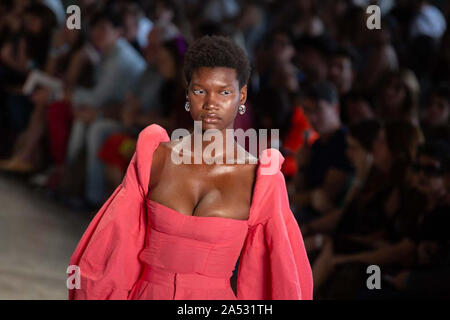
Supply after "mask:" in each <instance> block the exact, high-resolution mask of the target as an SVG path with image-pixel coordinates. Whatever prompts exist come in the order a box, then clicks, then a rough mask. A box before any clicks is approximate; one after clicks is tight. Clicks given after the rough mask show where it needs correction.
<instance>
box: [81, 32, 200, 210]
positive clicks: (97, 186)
mask: <svg viewBox="0 0 450 320" xmlns="http://www.w3.org/2000/svg"><path fill="white" fill-rule="evenodd" d="M185 51H186V43H185V42H184V40H183V39H181V38H178V37H177V38H175V39H172V40H168V41H165V42H163V43H162V44H161V45H160V47H159V49H158V51H157V54H156V57H155V61H154V64H150V65H149V66H148V67H147V70H146V71H145V72H144V74H143V75H142V76H141V77H140V78H139V80H138V83H137V85H136V86H135V87H134V88H133V90H130V92H129V93H128V94H127V98H126V100H125V104H123V105H122V111H121V112H122V118H121V120H122V123H120V122H119V121H117V120H113V119H97V120H96V121H95V122H93V123H92V125H91V126H92V128H91V129H90V136H89V137H88V141H87V144H88V154H87V156H88V163H87V166H88V167H87V169H88V171H87V183H86V190H85V194H86V199H87V200H88V201H89V202H90V203H91V204H93V205H98V204H101V203H102V202H103V201H104V200H105V197H106V196H107V195H108V193H107V192H106V181H105V174H106V180H107V181H108V182H109V183H110V185H111V186H112V188H114V187H116V186H117V185H118V183H120V180H119V179H121V177H122V176H123V174H124V172H125V170H126V166H127V165H128V162H129V160H130V156H131V155H132V154H131V153H130V152H128V153H127V152H125V153H124V152H123V146H124V145H125V146H129V145H130V141H132V142H133V141H134V143H135V139H136V138H137V135H138V133H139V132H140V131H141V130H142V129H143V128H145V127H146V126H147V125H149V124H151V123H158V124H159V125H161V126H163V127H165V128H166V130H167V131H168V133H169V134H170V133H171V132H172V130H174V129H175V128H179V127H185V128H188V129H190V125H191V124H192V119H191V118H190V115H189V113H187V112H186V111H185V109H184V108H182V106H183V103H184V99H185V88H184V86H183V84H182V79H183V77H182V73H181V72H182V63H183V57H184V53H185ZM128 149H129V148H128ZM128 149H127V150H128ZM99 156H100V157H99ZM115 159H122V160H121V161H120V162H118V161H116V160H115ZM104 164H106V168H105V165H104Z"/></svg>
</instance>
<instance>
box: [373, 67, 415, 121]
mask: <svg viewBox="0 0 450 320" xmlns="http://www.w3.org/2000/svg"><path fill="white" fill-rule="evenodd" d="M378 92H379V94H378V96H377V98H376V103H375V112H376V114H377V116H378V117H379V118H380V119H383V120H385V121H392V120H402V119H403V120H408V121H410V122H411V123H415V124H418V120H419V119H418V103H419V94H420V86H419V82H418V81H417V78H416V76H415V75H414V73H413V72H412V71H410V70H407V69H405V70H401V71H396V72H390V73H387V74H385V75H384V76H383V79H382V81H381V82H380V89H379V91H378Z"/></svg>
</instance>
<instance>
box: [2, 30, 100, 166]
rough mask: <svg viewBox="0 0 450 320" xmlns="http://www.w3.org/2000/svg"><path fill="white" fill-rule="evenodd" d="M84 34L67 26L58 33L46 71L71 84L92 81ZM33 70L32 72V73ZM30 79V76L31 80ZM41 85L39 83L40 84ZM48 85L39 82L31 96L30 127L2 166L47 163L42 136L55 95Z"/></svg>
mask: <svg viewBox="0 0 450 320" xmlns="http://www.w3.org/2000/svg"><path fill="white" fill-rule="evenodd" d="M83 44H84V37H83V34H82V31H81V30H77V29H73V30H69V29H67V27H66V26H64V27H63V28H61V30H59V31H58V32H57V33H56V36H55V38H54V41H53V43H52V46H51V49H50V54H49V57H48V59H47V62H46V64H45V65H46V67H45V72H46V75H49V76H52V77H54V79H60V80H62V82H63V84H64V86H65V87H67V88H72V87H74V86H76V85H85V86H88V85H90V84H91V82H92V71H91V70H90V69H91V68H90V67H91V65H90V62H89V60H88V58H87V57H86V55H85V54H84V52H83V49H82V45H83ZM31 74H32V73H31ZM27 82H28V80H27ZM38 86H39V84H38ZM54 95H55V93H54V92H52V90H50V89H49V88H48V87H43V86H39V87H38V88H37V89H35V90H34V91H33V93H32V96H31V101H32V102H33V110H32V112H31V116H30V121H29V123H28V125H27V128H26V129H25V130H24V131H23V132H22V133H21V134H20V136H19V137H18V139H17V141H16V143H15V146H14V152H13V154H12V156H11V157H10V159H8V160H7V161H2V162H1V163H0V169H2V170H7V171H10V172H20V173H28V172H32V171H33V170H35V169H38V168H39V167H41V165H43V163H42V162H41V161H40V159H41V158H42V151H43V150H42V146H41V142H42V138H43V136H44V134H45V128H46V109H47V106H48V104H49V103H51V102H52V101H53V100H54V98H55V96H54Z"/></svg>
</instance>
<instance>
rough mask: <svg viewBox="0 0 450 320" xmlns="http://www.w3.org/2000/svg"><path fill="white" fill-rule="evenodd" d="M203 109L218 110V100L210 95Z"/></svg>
mask: <svg viewBox="0 0 450 320" xmlns="http://www.w3.org/2000/svg"><path fill="white" fill-rule="evenodd" d="M203 108H204V109H206V110H214V109H216V108H217V103H216V98H215V96H214V94H211V93H208V94H207V95H206V96H205V101H204V103H203Z"/></svg>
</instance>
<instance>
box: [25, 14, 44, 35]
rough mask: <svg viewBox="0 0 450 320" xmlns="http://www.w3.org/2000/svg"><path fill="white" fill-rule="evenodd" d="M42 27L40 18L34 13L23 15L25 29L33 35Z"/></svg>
mask: <svg viewBox="0 0 450 320" xmlns="http://www.w3.org/2000/svg"><path fill="white" fill-rule="evenodd" d="M43 27H44V25H43V22H42V19H41V18H40V17H38V16H36V15H34V14H27V15H25V29H26V30H27V31H28V32H29V33H30V34H33V35H37V34H39V33H40V32H41V31H42V28H43Z"/></svg>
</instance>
